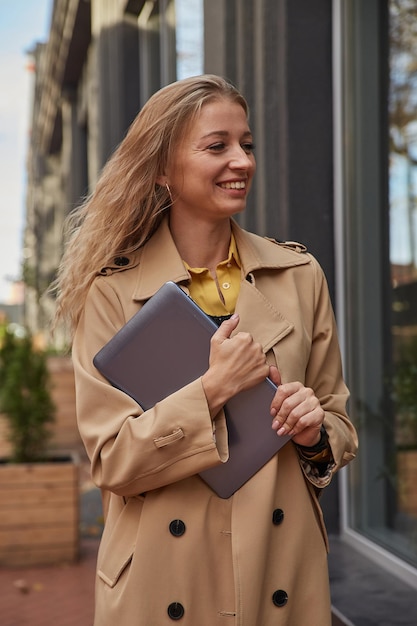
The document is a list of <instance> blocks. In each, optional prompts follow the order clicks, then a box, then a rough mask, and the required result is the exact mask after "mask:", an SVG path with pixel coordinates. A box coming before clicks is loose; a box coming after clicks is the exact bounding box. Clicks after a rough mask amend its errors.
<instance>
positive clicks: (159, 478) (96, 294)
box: [72, 277, 228, 497]
mask: <svg viewBox="0 0 417 626" xmlns="http://www.w3.org/2000/svg"><path fill="white" fill-rule="evenodd" d="M126 321H127V320H126V319H125V313H124V310H123V306H122V303H121V302H120V299H119V297H118V294H117V293H116V291H115V290H114V289H113V287H112V286H111V285H110V284H109V283H108V282H107V279H106V278H102V277H100V278H97V279H96V281H95V282H94V283H93V285H92V287H91V289H90V291H89V294H88V297H87V300H86V304H85V309H84V312H83V314H82V317H81V319H80V322H79V325H78V327H77V330H76V333H75V337H74V342H73V349H72V358H73V364H74V373H75V384H76V406H77V421H78V428H79V431H80V434H81V437H82V439H83V442H84V445H85V447H86V450H87V453H88V455H89V457H90V460H91V464H92V477H93V480H94V482H95V483H96V485H97V486H98V487H100V488H101V489H105V490H108V491H112V492H114V493H116V494H118V495H121V496H125V497H127V496H131V495H137V494H141V493H144V492H146V491H148V490H150V489H156V488H159V487H162V486H165V485H167V484H170V483H173V482H175V481H178V480H181V479H183V478H186V477H189V476H192V475H194V474H198V473H199V472H200V471H202V470H205V469H207V468H209V467H213V466H215V465H218V464H220V463H222V462H225V461H226V460H227V458H228V447H227V432H226V423H225V416H224V412H223V411H221V412H220V413H219V415H218V416H217V417H216V420H215V421H214V424H215V432H214V429H213V422H212V420H211V417H210V413H209V409H208V406H207V401H206V397H205V394H204V390H203V386H202V383H201V378H198V379H196V380H195V381H193V382H191V383H190V384H188V385H187V386H186V387H184V388H182V389H180V390H179V391H177V392H175V393H173V394H172V395H170V396H168V397H167V398H165V399H164V400H162V401H161V402H158V403H157V404H156V405H155V406H154V407H153V408H152V409H149V410H148V411H145V412H143V410H142V409H141V407H140V406H139V405H138V404H137V403H136V402H135V401H134V400H133V399H132V398H130V397H129V396H128V395H126V394H125V393H123V392H122V391H120V390H118V389H116V388H114V387H113V386H112V385H111V384H110V383H108V381H106V379H105V378H103V376H102V375H101V374H100V373H99V372H98V371H97V369H96V368H95V367H94V365H93V358H94V356H95V354H96V353H97V352H98V351H99V350H100V349H101V348H102V347H103V346H104V345H105V344H106V343H107V341H109V340H110V338H111V337H112V336H113V335H114V334H115V333H116V332H117V330H119V328H121V327H122V326H123V324H124V323H125V322H126Z"/></svg>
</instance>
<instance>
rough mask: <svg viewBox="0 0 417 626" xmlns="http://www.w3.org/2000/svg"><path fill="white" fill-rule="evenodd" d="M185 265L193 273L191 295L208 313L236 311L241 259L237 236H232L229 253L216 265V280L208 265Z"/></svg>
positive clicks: (225, 313)
mask: <svg viewBox="0 0 417 626" xmlns="http://www.w3.org/2000/svg"><path fill="white" fill-rule="evenodd" d="M184 265H185V267H186V268H187V270H188V271H189V272H190V274H191V283H190V285H189V290H190V296H191V298H192V299H193V300H194V302H195V303H196V304H198V306H199V307H200V308H201V309H203V311H204V312H205V313H207V315H216V316H221V315H231V314H232V313H234V311H235V307H236V301H237V297H238V295H239V286H240V267H241V264H240V259H239V253H238V251H237V247H236V241H235V238H234V237H233V235H232V237H231V239H230V246H229V255H228V257H227V259H226V260H225V261H221V263H219V264H218V266H217V267H216V277H217V280H215V279H214V278H213V277H212V275H211V274H210V271H209V270H208V269H207V268H206V267H190V266H189V265H188V264H187V263H186V262H185V261H184Z"/></svg>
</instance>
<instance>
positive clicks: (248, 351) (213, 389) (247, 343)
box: [202, 315, 269, 417]
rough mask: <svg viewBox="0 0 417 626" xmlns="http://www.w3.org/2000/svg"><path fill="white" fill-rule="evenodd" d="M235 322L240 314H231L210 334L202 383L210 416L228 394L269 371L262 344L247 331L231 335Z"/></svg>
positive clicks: (228, 396)
mask: <svg viewBox="0 0 417 626" xmlns="http://www.w3.org/2000/svg"><path fill="white" fill-rule="evenodd" d="M238 323H239V316H238V315H232V317H231V318H230V319H228V320H226V321H224V322H223V323H222V324H221V326H220V327H219V329H218V330H217V331H216V332H215V333H214V335H213V337H212V338H211V343H210V358H209V368H208V370H207V372H205V374H204V375H203V376H202V384H203V388H204V392H205V394H206V398H207V402H208V405H209V408H210V413H211V415H212V417H215V415H216V414H217V413H218V412H219V410H220V409H221V408H222V407H223V406H224V405H225V404H226V402H227V401H228V400H230V398H232V397H233V396H235V395H236V394H237V393H239V392H240V391H243V390H245V389H249V388H250V387H253V386H254V385H256V384H257V383H259V382H261V380H263V379H264V378H266V377H267V376H268V373H269V366H268V365H267V363H266V357H265V354H264V353H263V351H262V347H261V345H260V344H259V343H256V342H255V341H254V340H253V338H252V336H251V335H250V334H249V333H237V334H236V335H234V336H233V337H230V335H231V334H232V332H233V331H234V329H235V328H236V327H237V325H238Z"/></svg>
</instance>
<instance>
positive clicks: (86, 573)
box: [0, 538, 99, 626]
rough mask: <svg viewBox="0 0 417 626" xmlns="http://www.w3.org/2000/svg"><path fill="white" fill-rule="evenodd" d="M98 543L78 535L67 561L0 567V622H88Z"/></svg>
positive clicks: (31, 625)
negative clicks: (73, 557)
mask: <svg viewBox="0 0 417 626" xmlns="http://www.w3.org/2000/svg"><path fill="white" fill-rule="evenodd" d="M98 543H99V540H98V539H97V538H82V539H81V544H80V559H79V561H78V562H77V563H74V564H71V565H60V566H54V567H33V568H29V569H22V568H19V569H0V623H1V626H92V623H93V603H94V578H95V565H96V555H97V549H98Z"/></svg>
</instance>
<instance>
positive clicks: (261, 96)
mask: <svg viewBox="0 0 417 626" xmlns="http://www.w3.org/2000/svg"><path fill="white" fill-rule="evenodd" d="M51 8H52V13H51V28H50V35H49V39H48V41H47V42H46V43H45V44H42V45H39V46H37V48H36V49H35V50H34V51H33V55H34V58H35V62H36V74H35V84H34V100H33V123H32V133H31V140H30V145H29V154H28V191H27V222H26V234H25V259H26V260H25V268H24V269H25V276H24V278H25V281H26V298H25V306H26V317H27V323H28V324H29V325H31V326H32V329H33V330H34V331H42V329H43V328H44V327H45V323H46V320H47V318H48V316H49V315H50V313H51V311H52V310H53V307H54V303H53V300H52V299H51V298H50V297H49V296H45V295H43V294H44V290H45V287H46V286H47V284H49V282H50V280H51V279H52V278H53V276H54V273H55V271H56V267H57V265H58V263H59V258H60V256H61V254H62V248H63V236H62V225H63V221H64V219H65V217H66V215H67V214H68V212H70V211H71V210H72V209H73V208H74V207H75V206H76V205H77V204H78V203H79V202H80V199H81V198H82V197H84V196H85V194H87V193H88V192H89V191H91V189H92V188H93V187H94V184H95V182H96V180H97V176H98V174H99V172H100V170H101V168H102V166H103V165H104V163H105V161H106V159H107V158H108V156H109V155H110V154H111V153H112V151H113V150H114V148H115V147H116V146H117V144H118V143H119V142H120V140H121V139H122V138H123V136H124V134H125V132H126V130H127V128H128V127H129V125H130V123H131V122H132V120H133V118H134V117H135V115H136V113H137V112H138V110H139V109H140V107H141V106H142V105H143V103H144V102H145V101H146V100H147V98H148V97H149V96H150V95H151V94H152V93H153V92H154V91H156V90H157V89H158V88H159V87H161V86H163V85H165V84H167V83H169V82H171V81H172V80H175V79H176V78H181V77H183V76H184V75H187V74H196V73H201V72H203V71H204V72H209V73H217V74H222V75H224V76H226V77H227V78H229V79H231V80H232V81H233V82H234V83H235V84H236V85H237V86H238V87H239V88H240V89H241V90H242V91H243V93H244V94H245V96H246V97H247V100H248V102H249V105H250V110H251V127H252V129H253V132H254V136H255V140H256V157H257V166H258V167H257V174H256V181H255V184H254V187H253V189H252V192H251V197H250V201H249V203H248V208H247V210H246V213H245V215H244V216H241V218H240V222H241V224H242V225H243V226H244V227H247V228H249V229H251V230H253V231H255V232H257V233H259V234H261V235H268V236H271V237H276V238H278V239H291V240H298V241H301V242H303V243H304V244H305V245H307V247H308V249H309V250H310V251H311V252H312V253H313V254H315V256H316V257H317V258H318V260H319V261H320V263H321V265H322V266H323V269H324V271H325V273H326V276H327V278H328V282H329V286H330V291H331V294H332V298H333V302H334V306H335V311H336V316H337V320H338V327H339V332H340V341H341V345H342V351H343V357H344V366H345V373H346V378H347V380H348V384H349V387H350V389H351V394H352V395H351V401H350V412H351V415H352V419H353V421H354V422H355V424H356V425H357V427H358V431H359V436H360V451H359V455H358V458H357V459H356V460H355V462H354V463H353V464H352V466H351V467H349V468H347V469H346V470H343V471H342V472H341V473H340V475H339V476H338V480H335V481H334V482H333V484H332V485H331V486H330V488H329V489H328V490H326V493H325V495H324V497H323V508H324V511H325V516H326V522H327V526H328V529H329V532H330V537H331V547H332V549H331V552H330V572H331V583H332V594H333V605H334V623H335V624H349V623H352V624H354V625H355V626H361V625H364V626H365V625H367V626H368V625H374V624H375V626H377V625H378V626H382V624H387V625H392V626H398V625H400V624H404V625H410V626H411V625H412V624H413V625H415V624H416V623H417V607H416V606H415V602H414V600H413V599H414V598H415V593H416V589H417V569H416V568H417V540H416V537H417V487H416V485H417V481H416V480H415V478H414V476H415V473H417V462H416V461H415V460H414V459H415V456H414V454H415V450H417V399H416V394H417V390H416V389H417V343H416V341H417V311H416V297H415V291H416V282H417V243H416V242H417V208H416V200H415V199H416V197H417V176H416V172H415V166H416V163H417V151H416V141H417V133H416V124H415V122H414V120H415V118H416V107H417V85H415V75H416V67H415V61H414V59H415V58H417V55H416V54H415V53H416V52H417V42H416V38H417V37H416V33H417V2H416V1H415V0H365V1H364V0H314V2H312V1H311V0H205V1H204V0H188V1H187V0H55V1H54V2H51ZM413 63H414V64H413ZM59 341H61V342H62V343H64V342H65V338H61V339H59V338H58V342H59ZM254 626H255V625H254ZM256 626H263V625H256ZM294 626H304V625H298V624H297V625H294ZM314 626H320V625H314Z"/></svg>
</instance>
